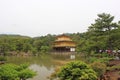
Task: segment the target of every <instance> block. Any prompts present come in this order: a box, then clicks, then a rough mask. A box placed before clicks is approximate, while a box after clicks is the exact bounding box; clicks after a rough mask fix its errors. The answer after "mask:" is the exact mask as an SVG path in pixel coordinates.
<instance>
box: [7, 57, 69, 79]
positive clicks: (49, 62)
mask: <svg viewBox="0 0 120 80" xmlns="http://www.w3.org/2000/svg"><path fill="white" fill-rule="evenodd" d="M66 59H69V56H51V55H42V56H33V57H17V56H12V57H11V56H10V57H8V63H14V64H22V63H29V64H30V66H29V68H30V69H33V70H34V71H36V72H37V75H36V76H35V77H33V78H32V79H28V80H50V79H49V78H48V77H49V76H50V75H51V73H53V72H54V69H55V67H56V66H59V63H56V61H57V60H66Z"/></svg>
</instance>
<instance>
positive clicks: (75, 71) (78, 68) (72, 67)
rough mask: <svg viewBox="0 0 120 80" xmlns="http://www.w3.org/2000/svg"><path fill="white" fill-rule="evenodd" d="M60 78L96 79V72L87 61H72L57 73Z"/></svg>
mask: <svg viewBox="0 0 120 80" xmlns="http://www.w3.org/2000/svg"><path fill="white" fill-rule="evenodd" d="M57 75H58V78H60V80H96V79H97V76H96V73H95V72H94V71H93V69H92V68H90V67H89V66H88V65H87V64H86V63H84V62H81V61H75V62H70V63H68V64H66V65H65V66H63V67H62V68H61V69H60V71H59V72H58V73H57Z"/></svg>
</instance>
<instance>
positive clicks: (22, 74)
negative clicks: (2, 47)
mask: <svg viewBox="0 0 120 80" xmlns="http://www.w3.org/2000/svg"><path fill="white" fill-rule="evenodd" d="M35 74H36V72H34V71H32V70H30V69H29V68H28V67H25V64H24V65H22V66H21V65H20V66H18V65H15V64H4V65H1V66H0V80H26V79H28V78H32V77H33V76H35Z"/></svg>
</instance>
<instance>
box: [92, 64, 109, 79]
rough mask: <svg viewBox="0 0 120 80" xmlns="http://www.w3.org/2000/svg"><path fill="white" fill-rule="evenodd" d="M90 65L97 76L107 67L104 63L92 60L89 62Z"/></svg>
mask: <svg viewBox="0 0 120 80" xmlns="http://www.w3.org/2000/svg"><path fill="white" fill-rule="evenodd" d="M91 67H92V68H93V70H94V71H95V72H96V73H97V76H98V77H99V76H101V75H102V74H104V73H105V71H106V68H107V67H106V65H105V64H104V63H101V62H94V63H92V64H91Z"/></svg>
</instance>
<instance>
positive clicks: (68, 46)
mask: <svg viewBox="0 0 120 80" xmlns="http://www.w3.org/2000/svg"><path fill="white" fill-rule="evenodd" d="M75 47H76V45H75V42H74V41H72V39H71V38H70V37H69V36H67V35H64V34H62V35H59V36H57V37H56V40H55V41H54V45H53V50H54V51H56V52H75Z"/></svg>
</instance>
